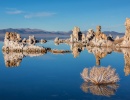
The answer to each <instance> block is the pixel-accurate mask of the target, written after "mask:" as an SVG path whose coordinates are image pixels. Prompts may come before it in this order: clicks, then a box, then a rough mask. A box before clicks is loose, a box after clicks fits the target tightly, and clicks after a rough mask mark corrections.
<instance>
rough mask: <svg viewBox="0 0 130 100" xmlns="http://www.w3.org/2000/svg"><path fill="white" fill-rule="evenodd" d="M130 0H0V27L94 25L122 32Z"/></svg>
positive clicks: (58, 28) (129, 12)
mask: <svg viewBox="0 0 130 100" xmlns="http://www.w3.org/2000/svg"><path fill="white" fill-rule="evenodd" d="M126 18H130V0H0V29H6V28H32V29H43V30H47V31H70V30H72V29H73V27H74V26H78V27H80V29H81V31H84V30H88V29H94V30H95V29H96V26H97V25H101V26H102V31H117V32H125V26H124V22H125V20H126Z"/></svg>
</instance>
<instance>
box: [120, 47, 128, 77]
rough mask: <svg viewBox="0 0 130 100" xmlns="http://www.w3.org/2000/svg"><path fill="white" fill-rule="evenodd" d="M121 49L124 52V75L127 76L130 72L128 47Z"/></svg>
mask: <svg viewBox="0 0 130 100" xmlns="http://www.w3.org/2000/svg"><path fill="white" fill-rule="evenodd" d="M121 50H122V53H123V54H124V61H125V66H124V72H125V75H126V76H127V75H129V74H130V49H128V48H123V49H121Z"/></svg>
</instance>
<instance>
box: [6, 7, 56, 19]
mask: <svg viewBox="0 0 130 100" xmlns="http://www.w3.org/2000/svg"><path fill="white" fill-rule="evenodd" d="M6 14H10V15H18V14H21V15H22V16H23V17H24V18H28V19H29V18H35V17H49V16H53V15H55V14H56V13H53V12H27V11H22V10H19V9H16V8H6Z"/></svg>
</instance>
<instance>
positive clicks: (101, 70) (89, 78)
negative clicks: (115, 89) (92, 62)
mask: <svg viewBox="0 0 130 100" xmlns="http://www.w3.org/2000/svg"><path fill="white" fill-rule="evenodd" d="M81 76H82V78H83V79H84V81H86V82H90V83H93V84H97V85H100V84H113V83H116V82H118V81H119V76H118V74H116V72H115V69H113V68H111V67H110V66H108V67H92V68H91V69H88V68H84V69H83V72H82V73H81Z"/></svg>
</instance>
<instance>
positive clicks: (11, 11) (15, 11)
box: [6, 8, 24, 15]
mask: <svg viewBox="0 0 130 100" xmlns="http://www.w3.org/2000/svg"><path fill="white" fill-rule="evenodd" d="M6 9H7V11H6V13H7V14H11V15H16V14H22V13H24V11H22V10H18V9H16V8H6Z"/></svg>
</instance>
